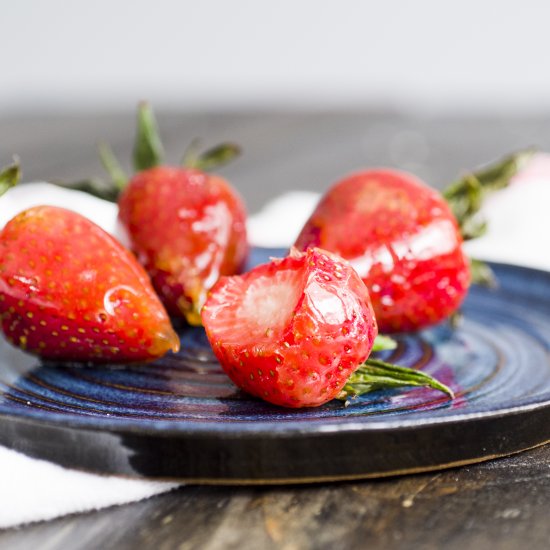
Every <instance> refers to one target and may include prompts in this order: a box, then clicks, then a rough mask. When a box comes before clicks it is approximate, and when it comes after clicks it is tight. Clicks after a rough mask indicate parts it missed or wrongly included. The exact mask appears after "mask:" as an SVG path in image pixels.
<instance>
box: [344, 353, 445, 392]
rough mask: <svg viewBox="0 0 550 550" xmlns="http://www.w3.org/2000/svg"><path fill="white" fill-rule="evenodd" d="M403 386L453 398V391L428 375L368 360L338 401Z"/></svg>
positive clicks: (358, 370) (351, 377)
mask: <svg viewBox="0 0 550 550" xmlns="http://www.w3.org/2000/svg"><path fill="white" fill-rule="evenodd" d="M404 386H423V387H428V388H433V389H436V390H439V391H442V392H443V393H445V394H447V395H448V396H449V397H450V398H451V399H453V398H454V393H453V390H451V389H450V388H449V387H447V386H446V385H445V384H442V383H441V382H439V381H438V380H436V379H435V378H433V377H432V376H430V375H429V374H426V373H424V372H421V371H418V370H415V369H410V368H407V367H399V366H397V365H393V364H391V363H386V362H385V361H380V360H379V359H371V358H369V359H367V360H366V361H365V362H364V363H363V364H362V365H361V366H360V367H359V368H358V369H357V370H356V371H355V372H354V373H353V374H352V375H351V376H350V378H349V380H348V381H347V383H346V385H345V386H344V389H343V390H342V392H341V393H340V395H339V396H338V399H341V400H343V401H347V400H348V399H350V398H353V397H357V396H359V395H363V394H365V393H369V392H373V391H376V390H381V389H388V388H401V387H404Z"/></svg>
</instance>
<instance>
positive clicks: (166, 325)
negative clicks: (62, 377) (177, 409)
mask: <svg viewBox="0 0 550 550" xmlns="http://www.w3.org/2000/svg"><path fill="white" fill-rule="evenodd" d="M0 315H1V322H2V330H3V331H4V334H5V335H6V337H7V339H8V340H9V341H10V342H11V343H12V344H14V345H16V346H19V347H20V348H22V349H24V350H27V351H29V352H31V353H34V354H36V355H39V356H41V357H44V358H47V359H61V360H72V361H86V362H87V361H94V362H106V361H114V362H128V361H137V360H148V359H154V358H156V357H160V356H162V355H164V354H165V353H166V352H167V351H168V350H172V351H177V350H178V349H179V338H178V336H177V335H176V333H175V332H174V330H173V329H172V326H171V324H170V320H169V319H168V316H167V314H166V311H165V310H164V308H163V306H162V304H161V303H160V301H159V300H158V298H157V296H156V294H155V292H154V290H153V288H152V286H151V284H150V281H149V279H148V277H147V274H146V273H145V271H144V270H143V268H142V267H141V266H140V265H139V264H138V262H137V261H136V259H135V258H134V256H133V255H132V254H131V253H130V252H129V251H128V250H126V249H125V248H123V247H122V246H121V245H120V244H119V243H118V242H117V241H115V240H114V239H113V238H112V237H111V236H110V235H108V234H107V233H106V232H105V231H103V230H102V229H101V228H100V227H98V226H97V225H95V224H94V223H92V222H91V221H89V220H87V219H86V218H84V217H82V216H80V215H79V214H76V213H74V212H71V211H69V210H65V209H63V208H57V207H52V206H38V207H35V208H30V209H28V210H25V211H24V212H22V213H20V214H18V215H17V216H15V218H13V219H12V220H11V221H10V222H8V224H7V225H6V226H5V227H4V229H3V230H2V231H1V232H0Z"/></svg>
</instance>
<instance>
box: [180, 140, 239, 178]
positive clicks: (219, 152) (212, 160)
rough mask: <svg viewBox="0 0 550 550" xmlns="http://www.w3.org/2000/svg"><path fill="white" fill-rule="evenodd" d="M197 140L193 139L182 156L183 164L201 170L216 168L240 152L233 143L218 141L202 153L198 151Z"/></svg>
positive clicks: (206, 170) (231, 159)
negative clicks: (218, 142) (217, 143)
mask: <svg viewBox="0 0 550 550" xmlns="http://www.w3.org/2000/svg"><path fill="white" fill-rule="evenodd" d="M198 144H199V142H198V140H193V141H192V142H191V145H190V146H189V147H188V148H187V151H186V152H185V154H184V156H183V165H184V166H185V167H187V168H196V169H197V170H202V171H203V172H210V171H211V170H216V169H217V168H219V167H220V166H223V165H225V164H228V163H230V162H232V161H233V160H234V159H235V158H237V157H238V156H239V155H240V154H241V148H240V147H239V146H238V145H236V144H234V143H220V144H219V145H216V146H215V147H212V149H208V150H207V151H205V152H204V153H200V154H199V152H198Z"/></svg>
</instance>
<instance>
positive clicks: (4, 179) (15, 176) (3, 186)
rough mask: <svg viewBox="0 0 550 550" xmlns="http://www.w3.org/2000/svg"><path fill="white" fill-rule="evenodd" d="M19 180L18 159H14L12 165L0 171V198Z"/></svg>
mask: <svg viewBox="0 0 550 550" xmlns="http://www.w3.org/2000/svg"><path fill="white" fill-rule="evenodd" d="M20 178H21V167H20V166H19V159H17V158H14V160H13V163H12V164H10V165H9V166H6V167H5V168H2V170H0V196H2V195H3V194H4V193H5V192H6V191H7V190H8V189H11V188H12V187H13V186H14V185H17V183H18V181H19V179H20Z"/></svg>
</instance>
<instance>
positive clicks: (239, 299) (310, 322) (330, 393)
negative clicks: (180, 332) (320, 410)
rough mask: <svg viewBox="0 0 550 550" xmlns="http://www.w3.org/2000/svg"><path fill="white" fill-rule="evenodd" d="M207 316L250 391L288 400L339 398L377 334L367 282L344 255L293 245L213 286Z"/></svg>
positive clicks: (232, 371) (227, 365) (296, 403)
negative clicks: (282, 256)
mask: <svg viewBox="0 0 550 550" xmlns="http://www.w3.org/2000/svg"><path fill="white" fill-rule="evenodd" d="M202 320H203V323H204V326H205V329H206V333H207V335H208V338H209V340H210V343H211V344H212V348H213V350H214V353H215V354H216V356H217V357H218V359H219V361H220V363H221V365H222V367H223V368H224V370H225V371H226V373H227V374H228V375H229V377H230V378H231V379H232V381H233V382H234V383H235V384H236V385H237V386H239V387H240V388H241V389H243V390H244V391H246V392H248V393H250V394H253V395H256V396H258V397H261V398H262V399H265V400H266V401H269V402H271V403H274V404H277V405H283V406H286V407H310V406H317V405H320V404H322V403H325V402H327V401H330V400H331V399H333V398H334V397H336V396H337V395H338V394H339V393H340V391H341V390H342V388H343V386H344V385H345V383H346V381H347V380H348V378H349V376H350V375H351V373H352V372H353V371H355V370H356V369H357V368H358V366H359V365H360V364H361V363H362V362H363V361H364V360H365V359H366V358H367V357H368V355H369V353H370V350H371V348H372V345H373V342H374V339H375V337H376V334H377V327H376V321H375V319H374V314H373V310H372V307H371V304H370V300H369V295H368V291H367V288H366V287H365V285H364V284H363V282H362V281H361V279H360V278H359V276H358V275H357V274H356V273H355V271H354V270H353V269H352V268H351V266H350V265H349V264H348V263H347V262H345V261H344V260H341V259H340V258H338V257H337V256H334V255H332V254H329V253H327V252H324V251H322V250H319V249H309V250H307V251H306V252H305V253H303V254H301V253H298V252H292V253H291V255H290V256H289V257H288V258H285V259H282V260H281V259H275V260H272V261H271V262H270V263H268V264H265V265H261V266H258V267H256V268H255V269H253V270H252V271H250V272H249V273H247V274H245V275H241V276H234V277H224V278H222V279H221V280H220V281H219V282H218V284H217V285H216V286H215V287H214V289H213V290H212V292H211V294H210V297H209V299H208V301H207V303H206V305H205V307H204V308H203V312H202Z"/></svg>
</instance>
